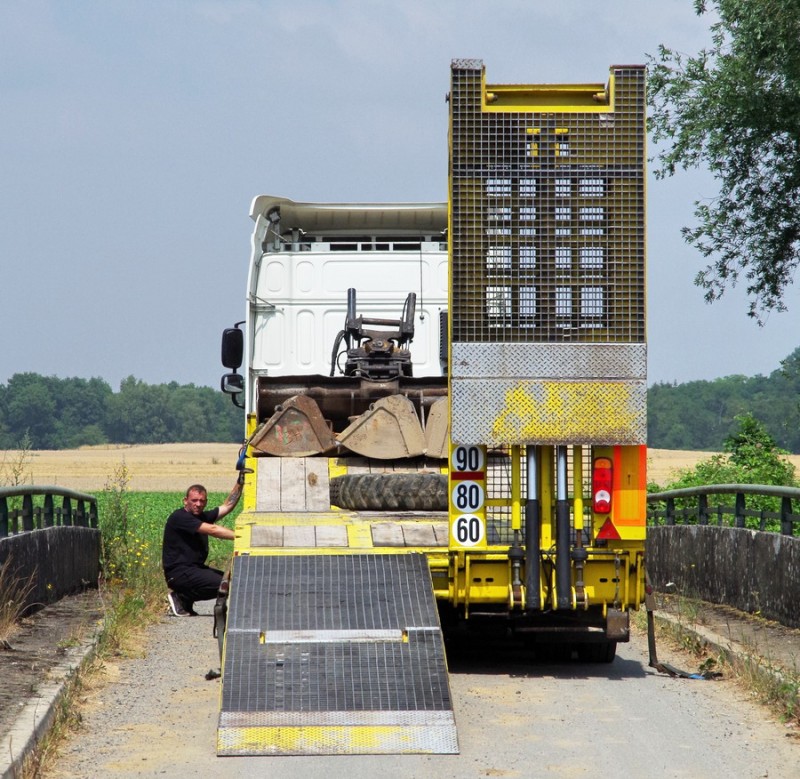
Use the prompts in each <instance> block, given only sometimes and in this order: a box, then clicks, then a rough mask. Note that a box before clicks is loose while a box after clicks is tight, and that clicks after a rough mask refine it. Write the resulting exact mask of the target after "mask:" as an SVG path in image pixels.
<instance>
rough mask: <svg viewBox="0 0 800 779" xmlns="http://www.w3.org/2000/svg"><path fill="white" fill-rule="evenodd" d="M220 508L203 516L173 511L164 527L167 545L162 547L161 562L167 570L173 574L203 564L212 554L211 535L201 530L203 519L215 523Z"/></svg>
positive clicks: (165, 543) (165, 570) (167, 573)
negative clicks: (210, 547) (209, 550)
mask: <svg viewBox="0 0 800 779" xmlns="http://www.w3.org/2000/svg"><path fill="white" fill-rule="evenodd" d="M218 514H219V509H211V511H204V512H203V513H202V514H200V515H199V516H195V515H194V514H192V513H190V512H188V511H187V510H186V509H178V510H177V511H173V512H172V514H170V515H169V519H167V524H166V525H165V526H164V544H163V546H162V548H161V563H162V565H163V567H164V573H165V574H166V575H167V577H169V575H170V574H173V573H175V571H177V570H178V569H180V568H183V567H184V566H188V567H196V566H198V565H203V563H205V561H206V557H208V536H207V535H205V534H204V533H199V532H198V530H197V529H198V528H199V527H200V525H201V524H202V523H203V522H208V523H209V524H212V525H213V524H214V523H215V522H216V521H217V515H218Z"/></svg>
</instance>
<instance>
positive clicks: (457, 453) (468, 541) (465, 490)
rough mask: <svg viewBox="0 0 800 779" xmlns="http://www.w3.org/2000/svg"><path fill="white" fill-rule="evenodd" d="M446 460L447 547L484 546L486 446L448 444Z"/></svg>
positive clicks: (485, 533) (486, 538) (482, 547)
mask: <svg viewBox="0 0 800 779" xmlns="http://www.w3.org/2000/svg"><path fill="white" fill-rule="evenodd" d="M448 462H449V465H450V470H449V478H448V494H449V514H450V548H451V549H464V548H468V549H485V548H486V546H487V543H488V534H487V532H486V504H487V497H486V470H487V467H488V462H487V459H486V447H485V446H455V445H453V444H450V457H449V461H448Z"/></svg>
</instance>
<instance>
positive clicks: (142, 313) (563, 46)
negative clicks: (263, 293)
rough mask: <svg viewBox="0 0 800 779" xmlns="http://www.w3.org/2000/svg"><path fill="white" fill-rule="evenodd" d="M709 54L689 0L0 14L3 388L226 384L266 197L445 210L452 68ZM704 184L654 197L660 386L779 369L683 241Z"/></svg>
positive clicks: (561, 77)
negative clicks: (96, 382) (256, 208)
mask: <svg viewBox="0 0 800 779" xmlns="http://www.w3.org/2000/svg"><path fill="white" fill-rule="evenodd" d="M707 40H708V31H707V20H703V19H698V18H697V17H695V15H694V13H693V3H692V0H659V2H655V0H650V1H644V2H643V1H642V0H620V1H619V2H617V1H615V0H609V1H608V2H606V3H596V2H591V0H559V2H558V3H552V4H545V3H538V2H530V0H506V1H505V2H490V1H489V0H483V1H480V2H479V1H478V0H437V2H430V0H404V1H403V2H388V1H383V0H372V1H371V2H368V1H366V0H352V1H350V2H347V1H345V0H331V1H329V2H323V0H292V2H272V0H231V1H230V2H226V1H223V0H157V1H156V0H139V1H138V2H135V3H133V2H122V1H115V0H60V1H59V0H3V2H2V3H0V180H1V181H2V184H3V186H2V190H0V198H2V204H1V205H2V207H1V208H0V268H2V276H1V277H0V278H2V286H1V287H0V289H1V290H2V292H1V293H0V294H1V295H2V297H1V299H2V305H0V327H2V331H3V333H4V334H5V337H4V338H3V346H2V352H0V354H2V359H1V360H0V382H6V381H7V380H8V378H9V377H10V376H11V375H13V374H14V373H18V372H23V371H34V372H37V373H41V374H45V375H55V376H60V377H67V376H79V377H83V378H89V377H93V376H99V377H102V378H103V379H105V380H106V381H108V382H109V383H110V384H111V386H112V387H113V388H114V389H117V388H118V387H119V382H120V381H121V380H122V379H123V378H125V377H126V376H129V375H133V376H135V377H136V378H139V379H142V380H144V381H146V382H149V383H159V382H166V381H178V382H179V383H189V382H192V383H195V384H200V385H211V386H216V385H217V384H218V378H219V375H220V374H221V373H222V368H221V366H220V364H219V338H220V333H221V331H222V329H223V328H224V327H227V326H230V325H231V324H232V323H233V322H234V321H237V320H239V319H242V318H243V312H244V296H245V283H246V273H247V260H248V253H249V238H250V228H251V222H250V219H249V217H248V211H249V205H250V201H251V199H252V198H253V197H254V196H255V195H257V194H261V193H270V194H275V195H281V196H285V197H290V198H293V199H296V200H321V201H324V200H331V201H371V200H375V201H395V200H397V201H436V200H444V199H445V197H446V187H447V182H446V167H447V140H446V133H447V110H446V105H445V100H444V99H445V94H446V92H447V90H448V86H449V83H448V82H449V66H450V60H451V59H453V58H461V57H470V58H480V59H483V61H484V63H485V65H486V72H487V79H488V80H489V81H490V82H496V83H512V82H517V83H540V82H572V81H575V82H602V81H605V80H606V78H607V74H608V68H609V66H610V65H611V64H638V63H644V62H645V59H646V58H645V54H646V53H655V51H656V49H657V46H658V44H659V43H665V44H668V45H670V46H673V47H675V48H678V49H680V50H682V51H686V52H694V51H696V50H697V49H698V48H700V47H701V46H702V45H703V44H704V43H706V42H707ZM714 192H715V187H714V184H713V181H712V180H711V179H710V178H708V177H707V176H705V175H703V174H701V173H692V174H683V175H680V176H678V177H676V178H675V179H672V180H669V181H666V182H656V181H654V180H652V179H651V181H650V183H649V215H648V217H649V218H648V235H649V283H648V288H649V381H650V382H651V383H652V382H656V381H679V382H684V381H689V380H693V379H713V378H716V377H719V376H727V375H732V374H744V375H755V374H758V373H762V374H767V373H769V372H771V371H773V370H775V369H777V368H778V367H779V362H780V360H781V359H783V358H784V357H786V356H787V355H788V354H790V353H791V352H792V351H793V350H794V349H795V347H796V346H797V345H798V341H800V337H798V336H797V335H796V333H798V332H800V328H798V322H799V321H800V300H798V292H797V290H796V289H794V288H792V289H790V292H789V295H788V297H787V300H786V302H787V304H788V306H789V309H790V311H789V313H786V314H773V315H772V316H771V317H770V318H769V319H768V321H767V323H766V326H765V327H759V326H758V325H756V324H755V323H754V322H753V321H752V320H750V319H748V318H747V316H746V311H747V301H746V300H745V298H744V295H743V293H741V292H740V291H738V290H733V291H732V293H731V294H727V295H726V296H725V297H724V298H723V300H722V301H721V302H720V303H715V304H714V305H713V306H709V305H707V304H705V303H704V301H703V296H702V291H701V290H700V289H699V288H697V287H695V286H694V284H693V279H694V276H695V274H696V273H697V271H698V270H699V269H700V268H701V267H702V265H703V263H702V260H701V258H699V257H698V256H697V254H696V253H695V252H694V251H693V250H692V249H691V248H690V247H688V246H686V245H685V244H684V243H683V241H682V239H681V237H680V233H679V231H680V228H681V226H683V225H685V224H688V223H691V221H692V201H693V200H694V199H696V198H698V197H701V198H707V197H712V196H713V195H714Z"/></svg>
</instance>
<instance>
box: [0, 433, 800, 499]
mask: <svg viewBox="0 0 800 779" xmlns="http://www.w3.org/2000/svg"><path fill="white" fill-rule="evenodd" d="M238 453H239V444H157V445H155V444H154V445H135V446H87V447H82V448H80V449H69V450H64V451H42V450H33V451H29V452H16V451H6V452H2V453H1V454H0V484H8V483H9V482H10V479H9V474H10V473H12V472H13V469H18V468H19V466H21V471H22V481H24V482H25V483H27V484H36V485H56V486H59V487H66V488H69V489H73V490H78V491H81V492H96V491H98V490H102V489H103V488H104V487H105V486H106V485H107V484H113V483H116V482H117V481H118V478H119V477H118V474H119V473H120V469H124V470H125V472H126V474H127V478H128V489H129V490H131V491H134V492H168V491H182V490H185V489H186V487H188V486H189V485H190V484H194V483H196V482H199V483H201V484H204V485H205V486H206V487H207V488H208V489H209V490H210V491H212V492H214V491H219V492H227V491H228V490H229V489H230V488H231V487H232V486H233V483H234V481H235V480H236V470H235V466H236V458H237V455H238ZM710 456H711V453H709V452H690V451H678V450H671V449H650V450H649V452H648V458H647V461H648V474H647V475H648V480H649V481H651V482H655V483H656V484H659V485H662V486H663V485H665V484H667V483H668V482H669V480H670V479H671V477H672V476H674V474H675V473H676V472H677V471H678V470H679V469H681V468H691V467H693V466H694V465H695V464H696V463H697V462H699V461H700V460H703V459H706V458H708V457H710ZM789 459H790V460H791V461H792V462H793V463H794V465H795V466H796V467H798V468H800V455H792V456H791V457H790V458H789Z"/></svg>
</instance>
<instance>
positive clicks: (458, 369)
mask: <svg viewBox="0 0 800 779" xmlns="http://www.w3.org/2000/svg"><path fill="white" fill-rule="evenodd" d="M451 376H452V378H453V380H454V381H456V380H458V379H461V378H472V379H480V378H489V379H495V378H518V379H535V378H539V379H553V380H555V379H606V380H614V379H642V380H644V379H645V378H646V376H647V347H646V346H645V345H644V344H615V343H608V344H530V343H522V344H507V343H495V344H485V343H454V344H453V358H452V368H451ZM454 411H458V410H457V409H454Z"/></svg>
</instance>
